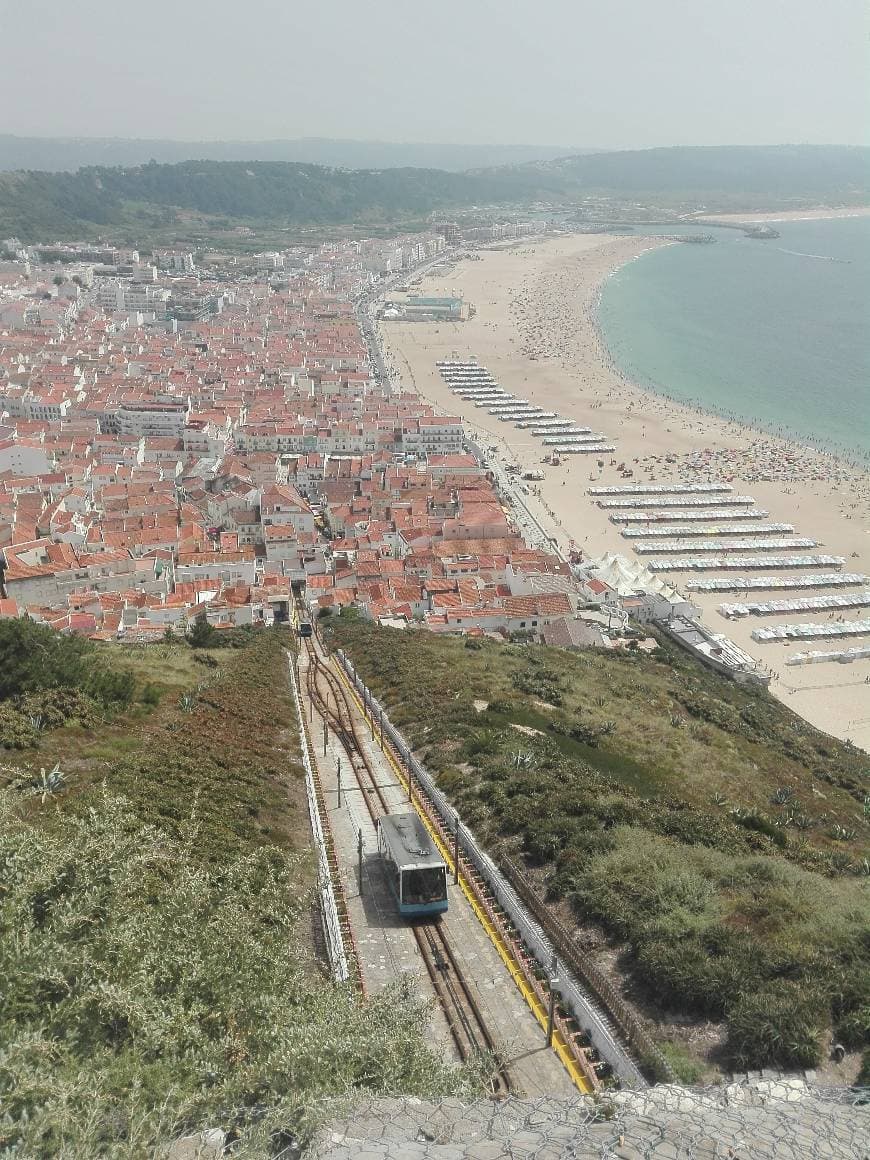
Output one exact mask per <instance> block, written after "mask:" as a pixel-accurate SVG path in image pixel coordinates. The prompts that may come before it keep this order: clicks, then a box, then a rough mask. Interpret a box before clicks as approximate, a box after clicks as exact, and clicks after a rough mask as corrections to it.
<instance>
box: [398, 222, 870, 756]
mask: <svg viewBox="0 0 870 1160" xmlns="http://www.w3.org/2000/svg"><path fill="white" fill-rule="evenodd" d="M741 220H747V219H741ZM666 244H673V243H668V242H665V241H663V240H662V239H660V238H652V237H641V236H637V235H633V236H631V237H613V236H608V235H576V236H565V237H559V238H554V239H547V240H545V241H541V242H537V243H534V244H533V243H518V244H517V245H515V246H514V247H511V248H501V249H494V250H491V251H479V252H478V253H479V260H463V261H462V262H460V263H458V264H457V265H456V266H455V267H454V268H453V269H452V270H450V271H448V272H446V273H445V272H443V271H441V272H436V273H434V274H433V275H431V276H429V277H427V278H425V279H424V281H423V283H422V287H421V289H420V290H419V291H418V292H420V293H424V294H432V295H446V294H450V293H452V292H454V291H455V292H456V293H458V294H461V295H462V296H463V297H464V298H465V300H466V301H467V302H470V303H472V304H473V305H474V307H475V309H476V313H475V315H474V317H473V318H471V319H470V320H469V321H467V322H463V323H444V322H440V323H425V322H415V323H402V322H382V323H380V324H379V325H380V329H381V334H382V336H383V339H384V347H385V351H386V353H387V357H388V359H389V360H390V361H391V362H392V364H393V366H394V367H395V369H396V371H397V372H398V373H399V375H400V376H401V377H402V380H403V381H404V382H405V383H406V384H407V385H409V386H413V387H414V388H415V389H416V390H418V391H419V392H420V393H421V394H423V395H425V396H426V397H427V398H429V399H431V400H432V401H433V402H435V403H436V404H437V405H438V406H439V407H440V408H441V409H443V410H444V411H445V412H448V413H450V414H453V415H460V416H461V417H462V418H463V419H464V420H465V421H466V422H467V424H468V426H469V427H470V428H471V429H472V430H476V431H477V432H478V433H480V434H481V435H483V436H484V437H485V442H486V443H487V444H488V445H492V444H497V445H498V447H499V449H500V452H501V454H502V456H503V458H504V459H505V460H507V461H510V462H514V463H517V464H519V465H520V466H521V467H522V468H524V469H527V468H532V467H534V468H535V469H540V470H542V471H543V472H544V473H545V478H544V480H543V482H541V483H539V484H533V485H530V488H532V489H537V491H538V495H537V497H536V498H535V500H534V503H535V505H536V506H540V510H541V512H542V515H543V519H544V521H545V522H546V524H547V526H548V528H549V529H550V530H551V531H552V533H553V534H554V535H556V536H558V538H559V540H560V542H561V543H562V544H563V545H564V546H566V547H567V546H570V544H571V543H574V544H576V545H577V546H579V547H580V548H581V549H582V550H583V552H584V553H585V554H586V555H587V556H591V557H595V556H598V555H600V554H602V553H603V552H605V551H615V552H619V553H621V554H622V555H624V556H626V557H628V558H630V559H631V558H634V553H633V552H632V549H631V544H630V541H628V540H626V539H624V538H623V537H622V536H621V535H620V532H619V529H618V528H617V527H616V526H615V525H614V524H612V523H611V522H610V521H609V520H608V518H607V513H606V512H605V511H603V510H602V509H600V508H598V507H597V505H596V504H595V503H594V502H593V501H592V500H591V499H590V498H589V497H588V496H587V494H586V491H587V488H588V487H589V486H591V482H590V475H594V477H595V482H596V483H598V484H617V483H620V482H623V481H622V480H621V478H620V476H619V474H618V472H617V469H616V467H615V466H612V465H611V460H614V461H616V462H619V463H621V462H625V463H626V464H627V465H628V466H630V467H632V469H633V470H634V479H635V480H637V481H641V482H647V481H653V480H654V481H656V482H659V483H661V482H669V481H692V482H695V481H698V482H700V481H708V480H709V481H722V480H723V479H727V480H729V481H730V482H732V483H733V485H734V487H735V489H736V490H737V491H738V492H739V493H740V494H749V495H752V496H754V498H755V500H756V502H757V504H758V506H759V507H761V508H764V509H766V510H768V511H769V513H770V517H769V518H770V520H771V521H777V522H780V521H784V522H788V523H792V524H794V525H795V532H794V534H795V535H798V536H808V537H812V538H813V539H815V540H818V541H819V542H820V544H821V545H822V546H821V547H819V548H818V549H814V550H815V551H819V552H824V553H831V554H833V555H840V556H844V557H845V558H846V564H845V566H844V570H845V571H850V572H862V573H865V574H870V475H868V474H867V473H866V472H863V471H861V470H859V469H857V468H855V467H852V466H850V465H849V464H847V463H845V462H842V461H839V460H837V459H835V458H834V457H832V456H830V455H826V454H820V453H817V452H814V451H812V450H810V449H809V448H806V447H802V446H800V445H798V444H794V443H789V442H787V441H785V440H784V439H780V438H777V437H775V436H773V435H770V434H768V433H767V432H764V431H759V430H755V429H752V428H750V427H747V426H743V425H741V424H739V423H736V422H729V421H728V420H727V419H722V418H718V417H714V416H710V415H706V414H704V413H702V412H700V411H695V410H692V409H690V408H687V407H685V406H683V405H681V404H678V403H674V402H672V401H671V400H669V399H666V398H664V397H662V396H660V395H656V394H652V393H650V392H647V391H645V390H642V389H641V388H639V387H637V386H636V385H634V384H632V383H630V382H628V381H627V380H626V379H624V378H623V377H622V375H621V374H620V373H619V372H618V370H617V369H616V368H615V366H614V365H613V363H612V360H611V359H610V357H609V355H608V352H607V351H606V349H605V348H604V346H603V344H602V342H601V341H600V339H599V336H598V333H597V330H596V325H595V305H596V301H597V296H598V293H599V291H600V287H601V285H602V283H603V282H604V280H605V279H606V278H607V277H608V276H610V275H611V274H612V273H613V272H614V271H615V270H617V269H618V268H619V267H620V266H622V265H624V264H625V263H626V262H629V261H632V260H633V259H635V258H636V257H638V256H639V255H641V254H642V253H644V252H646V251H647V250H648V249H650V248H651V247H655V246H659V245H666ZM451 355H455V356H457V357H468V356H475V357H476V358H477V359H478V361H479V362H480V363H481V364H483V365H485V366H486V367H487V368H488V369H489V370H490V371H491V372H492V373H493V374H494V375H495V377H496V378H497V379H498V380H499V382H500V384H501V385H502V386H503V387H504V389H505V390H507V391H510V392H511V393H512V394H514V395H517V396H519V397H521V398H524V399H528V400H529V401H530V402H533V403H535V404H538V405H544V406H545V407H546V409H547V410H551V411H555V412H557V413H558V414H559V415H560V416H562V417H565V418H570V419H575V420H577V422H578V423H580V424H582V425H584V426H588V427H591V428H593V430H595V431H597V432H601V433H602V434H604V435H606V436H607V437H608V438H609V440H610V441H612V442H613V443H615V444H616V452H615V454H614V455H613V456H610V455H606V456H604V457H603V458H604V462H605V465H606V466H605V467H604V468H603V469H602V470H600V471H599V469H598V468H597V462H598V457H597V456H594V455H591V456H576V457H574V458H573V459H571V458H569V459H568V461H567V462H566V461H565V460H563V462H562V464H561V465H560V466H549V465H546V466H545V465H544V464H543V463H542V459H543V457H544V450H545V449H544V447H543V445H542V443H541V441H540V440H539V439H536V438H534V437H533V436H530V435H529V434H528V433H527V432H524V431H520V430H517V429H516V427H515V426H514V425H513V424H511V423H504V422H501V421H499V420H498V419H496V418H495V417H492V416H490V415H488V414H487V413H486V410H485V409H481V408H476V407H475V406H474V405H473V404H472V403H470V402H467V401H463V400H460V399H458V398H457V397H456V396H454V395H453V394H452V393H451V391H450V390H449V389H448V387H447V386H446V384H445V383H444V382H443V380H442V379H441V377H440V375H439V374H438V371H437V369H436V366H435V362H436V360H437V359H444V358H450V357H451ZM689 578H690V577H689V576H688V575H686V574H684V573H680V574H677V573H675V574H672V575H671V576H669V579H670V580H672V581H673V582H674V583H675V584H676V585H677V586H678V587H681V588H683V589H684V585H685V581H686V580H687V579H689ZM684 590H685V589H684ZM798 595H806V593H804V592H801V593H798ZM772 598H773V596H772V595H762V596H759V597H758V599H772ZM693 599H694V600H695V603H696V604H698V605H699V606H700V607H701V609H702V613H703V619H704V622H705V624H707V625H708V626H709V627H710V628H711V629H712V630H713V631H715V632H722V633H725V634H726V635H728V636H730V637H731V639H733V640H734V641H735V642H736V643H737V644H739V645H740V646H741V647H742V648H744V649H745V650H746V651H747V652H749V653H750V654H751V655H752V656H754V657H755V658H757V659H758V660H759V661H760V662H761V663H762V664H764V665H765V666H766V667H767V668H768V669H769V670H770V671H771V672H773V674H774V678H773V680H772V683H771V691H772V692H773V693H774V695H776V696H777V697H779V698H780V699H781V700H783V701H784V702H785V703H786V704H788V705H789V706H790V707H791V708H792V709H794V710H795V711H796V712H798V713H799V714H801V715H802V716H803V717H805V718H806V719H807V720H809V721H811V722H812V723H813V724H814V725H816V726H818V727H819V728H820V729H823V730H825V731H826V732H828V733H831V734H834V735H835V736H837V737H841V738H850V739H851V740H852V741H853V742H854V743H855V744H857V745H860V746H862V747H863V748H865V749H868V750H870V685H868V684H867V683H866V678H868V677H870V660H863V661H856V662H853V663H852V664H849V665H841V664H837V663H823V664H816V665H807V666H798V667H786V666H785V664H784V661H785V659H786V658H787V657H789V656H792V655H793V654H795V653H797V652H802V651H808V650H810V649H824V650H827V649H837V648H845V647H849V646H850V645H855V644H857V643H859V641H858V640H856V639H852V640H850V641H847V642H845V643H843V642H826V643H821V642H790V643H789V644H788V645H785V646H784V645H782V644H759V643H756V642H754V641H753V640H752V638H751V632H752V630H753V629H754V628H758V627H761V626H770V625H773V624H781V623H785V622H789V623H795V622H801V623H803V622H813V621H816V622H820V623H825V622H826V621H827V620H828V615H829V614H827V613H824V614H815V615H808V614H806V613H803V612H801V613H791V614H788V615H787V616H777V617H748V618H746V619H744V620H740V621H733V620H726V619H725V618H724V617H723V616H722V615H721V614H720V613H719V612H718V611H717V609H718V606H719V605H720V604H721V603H723V601H732V600H736V599H739V597H737V596H734V595H725V596H723V595H713V596H693ZM863 618H864V616H862V613H861V612H860V611H859V612H856V613H854V614H852V613H850V614H847V615H846V616H845V617H844V619H863ZM866 642H867V638H860V643H866Z"/></svg>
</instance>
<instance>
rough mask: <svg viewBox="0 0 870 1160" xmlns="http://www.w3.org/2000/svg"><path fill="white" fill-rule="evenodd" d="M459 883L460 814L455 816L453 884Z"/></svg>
mask: <svg viewBox="0 0 870 1160" xmlns="http://www.w3.org/2000/svg"><path fill="white" fill-rule="evenodd" d="M458 882H459V814H458V813H457V814H454V822H453V883H454V885H456V884H457V883H458Z"/></svg>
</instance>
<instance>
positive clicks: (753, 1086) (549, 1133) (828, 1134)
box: [306, 1079, 870, 1160]
mask: <svg viewBox="0 0 870 1160" xmlns="http://www.w3.org/2000/svg"><path fill="white" fill-rule="evenodd" d="M306 1155H307V1156H310V1157H313V1158H316V1160H498V1158H500V1157H509V1158H510V1160H569V1158H574V1157H576V1158H584V1160H585V1158H586V1157H593V1158H596V1160H597V1158H600V1160H605V1158H606V1160H611V1158H612V1160H641V1158H643V1160H646V1158H647V1157H649V1158H651V1160H653V1158H654V1160H815V1158H816V1157H820V1158H821V1157H824V1158H826V1160H870V1090H866V1089H865V1090H864V1091H856V1090H854V1089H848V1090H847V1089H842V1088H836V1089H834V1088H830V1089H826V1088H818V1087H815V1086H812V1085H808V1084H807V1083H805V1082H804V1081H803V1080H802V1079H779V1080H764V1079H761V1080H758V1081H756V1082H755V1083H749V1084H746V1083H742V1084H729V1085H727V1086H722V1087H710V1088H694V1089H691V1088H682V1087H671V1086H666V1085H661V1086H659V1087H655V1088H650V1089H648V1090H646V1091H643V1092H619V1093H615V1094H613V1095H610V1096H606V1097H604V1098H603V1099H600V1100H592V1099H589V1098H585V1097H579V1096H578V1097H577V1098H576V1099H575V1100H570V1101H566V1100H557V1099H550V1098H546V1097H545V1098H542V1099H536V1100H523V1099H509V1100H506V1101H504V1102H502V1103H493V1102H485V1101H482V1102H479V1103H473V1104H463V1103H462V1102H460V1101H458V1100H441V1101H439V1102H433V1103H429V1102H426V1101H422V1100H416V1099H408V1098H404V1099H378V1100H369V1101H366V1102H363V1103H361V1104H359V1105H357V1106H356V1107H355V1108H354V1109H352V1110H351V1111H350V1112H349V1113H345V1114H344V1115H343V1116H342V1118H341V1119H340V1120H336V1121H334V1122H333V1123H331V1124H330V1126H329V1127H328V1128H327V1129H325V1130H324V1131H322V1132H321V1133H320V1134H319V1135H318V1137H317V1138H316V1139H315V1141H314V1142H313V1144H312V1146H311V1147H310V1148H309V1149H307V1150H306Z"/></svg>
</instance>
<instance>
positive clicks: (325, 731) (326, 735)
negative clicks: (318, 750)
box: [323, 717, 329, 757]
mask: <svg viewBox="0 0 870 1160" xmlns="http://www.w3.org/2000/svg"><path fill="white" fill-rule="evenodd" d="M328 740H329V729H328V726H327V724H326V718H325V717H324V719H323V756H324V757H326V746H327V742H328Z"/></svg>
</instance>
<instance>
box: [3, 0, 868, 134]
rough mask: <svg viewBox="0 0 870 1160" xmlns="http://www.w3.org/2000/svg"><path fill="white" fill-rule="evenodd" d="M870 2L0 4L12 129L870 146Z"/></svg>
mask: <svg viewBox="0 0 870 1160" xmlns="http://www.w3.org/2000/svg"><path fill="white" fill-rule="evenodd" d="M868 46H870V24H868V18H867V8H866V5H865V2H864V0H425V2H421V0H307V2H305V3H300V2H299V0H137V2H136V3H131V2H130V0H77V2H68V0H0V109H2V114H0V132H7V133H18V134H21V135H34V136H49V135H56V136H61V135H63V136H83V137H84V136H87V137H96V136H122V137H172V138H194V139H197V138H198V139H203V138H205V139H228V138H246V139H265V138H276V137H303V136H324V137H350V138H357V139H379V140H385V141H429V142H451V143H457V142H468V143H477V144H483V143H504V144H519V143H533V144H556V145H563V144H564V145H579V146H604V147H632V146H637V147H640V146H649V145H669V144H760V143H780V142H818V143H825V142H840V143H853V144H865V143H868V142H870V115H868V100H867V94H868V93H870V85H868V79H870V72H868V67H867V66H868Z"/></svg>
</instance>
